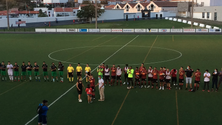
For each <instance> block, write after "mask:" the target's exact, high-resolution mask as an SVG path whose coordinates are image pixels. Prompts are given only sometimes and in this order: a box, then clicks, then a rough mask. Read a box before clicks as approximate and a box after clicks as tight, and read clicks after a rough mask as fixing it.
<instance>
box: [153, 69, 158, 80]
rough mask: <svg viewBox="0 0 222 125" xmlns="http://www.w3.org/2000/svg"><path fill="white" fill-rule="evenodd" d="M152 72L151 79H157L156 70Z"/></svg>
mask: <svg viewBox="0 0 222 125" xmlns="http://www.w3.org/2000/svg"><path fill="white" fill-rule="evenodd" d="M152 74H153V79H157V76H158V70H153V72H152Z"/></svg>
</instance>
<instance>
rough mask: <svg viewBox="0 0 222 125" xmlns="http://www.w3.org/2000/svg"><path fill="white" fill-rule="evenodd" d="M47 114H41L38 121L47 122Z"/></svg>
mask: <svg viewBox="0 0 222 125" xmlns="http://www.w3.org/2000/svg"><path fill="white" fill-rule="evenodd" d="M46 117H47V116H46V115H39V119H38V123H42V124H47V119H46Z"/></svg>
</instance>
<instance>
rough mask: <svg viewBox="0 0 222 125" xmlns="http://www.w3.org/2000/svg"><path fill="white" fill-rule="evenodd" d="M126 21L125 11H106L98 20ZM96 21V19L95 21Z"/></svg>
mask: <svg viewBox="0 0 222 125" xmlns="http://www.w3.org/2000/svg"><path fill="white" fill-rule="evenodd" d="M117 19H124V11H123V10H114V9H111V10H105V12H104V13H103V14H102V15H101V16H100V17H99V18H98V20H117ZM93 21H95V19H93Z"/></svg>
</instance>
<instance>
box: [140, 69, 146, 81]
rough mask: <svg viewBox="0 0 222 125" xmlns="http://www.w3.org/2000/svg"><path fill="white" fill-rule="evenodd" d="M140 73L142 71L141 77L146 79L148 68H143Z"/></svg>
mask: <svg viewBox="0 0 222 125" xmlns="http://www.w3.org/2000/svg"><path fill="white" fill-rule="evenodd" d="M140 73H141V78H142V79H146V69H143V70H142V71H141V72H140Z"/></svg>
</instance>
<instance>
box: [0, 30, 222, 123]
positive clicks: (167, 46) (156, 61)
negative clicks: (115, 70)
mask: <svg viewBox="0 0 222 125" xmlns="http://www.w3.org/2000/svg"><path fill="white" fill-rule="evenodd" d="M221 39H222V36H221V35H132V34H131V35H127V34H123V35H121V34H120V35H118V34H0V43H1V60H0V61H5V62H6V63H7V61H11V63H12V64H14V62H18V64H19V66H21V63H22V62H23V61H24V62H26V64H27V62H28V61H31V63H32V65H33V64H34V62H35V61H37V63H38V65H39V66H40V67H41V66H42V62H43V61H46V63H47V64H48V66H50V65H51V63H52V62H55V64H56V65H58V62H59V61H62V62H63V64H64V65H65V69H66V68H67V66H68V64H69V63H71V64H72V65H73V66H74V67H76V66H77V63H81V65H82V67H83V69H84V68H85V64H86V63H89V65H90V67H91V69H92V70H93V75H94V77H95V78H96V82H97V73H96V71H95V70H96V67H97V66H98V65H99V64H101V63H103V62H104V63H105V65H109V67H111V66H112V65H113V64H116V66H117V65H120V66H121V68H124V65H125V64H129V66H132V67H133V68H134V69H135V67H139V66H140V64H141V63H145V67H146V68H148V67H149V66H152V67H157V69H159V67H164V66H165V67H167V68H169V69H173V68H176V69H177V70H178V69H179V67H181V66H183V67H184V68H185V67H186V66H187V65H190V66H191V68H192V69H194V70H196V69H197V68H199V69H200V71H201V73H202V74H203V73H204V71H205V70H206V69H208V70H209V71H210V73H212V72H213V70H214V69H215V68H217V69H219V70H220V69H221V67H222V66H221V63H222V59H221V46H222V42H221ZM20 72H21V69H20ZM49 74H51V73H49ZM40 75H41V82H36V81H35V80H33V81H32V82H29V81H24V82H9V81H0V100H1V103H0V107H1V111H0V117H1V118H0V123H1V124H2V125H24V124H26V123H28V125H36V124H37V118H35V116H36V108H37V106H38V104H39V103H41V101H42V100H43V99H47V100H48V101H49V105H50V108H49V111H48V116H47V118H48V125H73V124H75V125H86V124H92V125H110V124H111V125H147V124H149V125H188V124H189V125H198V124H200V125H209V124H212V125H220V124H221V122H222V118H221V110H222V99H221V98H222V91H220V90H219V91H218V92H210V93H208V92H206V91H205V92H202V91H201V90H202V89H203V76H201V83H200V89H199V90H198V91H196V92H188V91H187V90H185V89H183V90H175V88H173V89H171V90H167V89H166V90H164V91H163V90H157V89H147V88H142V89H140V88H138V87H137V88H134V89H131V90H127V89H126V85H123V86H116V85H114V86H111V87H110V86H106V87H105V97H106V100H105V101H104V102H98V101H97V100H98V98H99V93H98V89H97V88H96V100H94V102H93V103H92V104H88V103H87V96H86V93H85V92H83V94H82V100H83V102H82V103H79V102H78V99H77V90H76V87H75V83H69V82H68V80H67V79H65V81H64V83H60V82H44V80H43V76H42V70H41V69H40ZM33 77H34V76H33ZM74 77H75V81H76V75H75V76H74ZM64 78H66V70H65V72H64ZM122 79H123V77H122ZM83 81H84V85H85V86H86V83H85V80H83ZM193 82H194V79H193ZM211 85H212V83H211V82H210V89H211ZM184 88H185V84H184Z"/></svg>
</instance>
